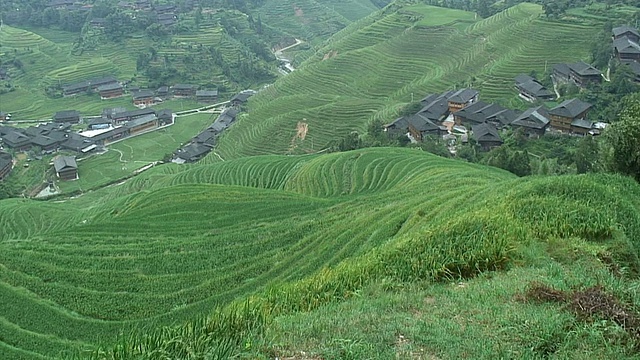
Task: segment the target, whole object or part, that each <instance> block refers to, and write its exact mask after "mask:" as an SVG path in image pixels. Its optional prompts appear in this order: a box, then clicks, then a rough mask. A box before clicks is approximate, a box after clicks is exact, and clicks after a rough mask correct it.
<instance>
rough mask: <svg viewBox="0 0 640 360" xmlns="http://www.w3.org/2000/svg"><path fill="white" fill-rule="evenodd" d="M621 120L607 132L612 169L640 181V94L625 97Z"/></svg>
mask: <svg viewBox="0 0 640 360" xmlns="http://www.w3.org/2000/svg"><path fill="white" fill-rule="evenodd" d="M622 106H623V111H622V113H621V114H620V120H619V121H617V122H615V123H614V124H612V125H611V126H610V128H609V129H607V131H606V132H605V136H606V137H605V139H606V142H607V145H608V149H607V150H606V151H608V152H610V156H609V166H610V168H611V170H613V171H616V172H619V173H621V174H626V175H629V176H632V177H633V178H635V179H636V181H640V95H638V94H633V95H629V96H627V97H625V99H624V102H623V105H622Z"/></svg>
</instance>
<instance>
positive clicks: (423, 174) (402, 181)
mask: <svg viewBox="0 0 640 360" xmlns="http://www.w3.org/2000/svg"><path fill="white" fill-rule="evenodd" d="M445 163H446V164H445ZM443 165H446V166H448V167H449V169H450V170H451V171H449V172H443V171H442V166H443ZM182 169H184V168H182ZM174 170H175V168H173V167H171V166H170V167H168V168H167V169H166V170H164V169H162V168H160V169H157V170H152V171H151V172H149V173H148V174H144V175H141V176H140V177H138V178H135V179H132V180H130V181H128V182H126V183H125V184H122V185H120V186H116V187H110V188H105V189H102V190H100V191H96V192H93V193H88V194H86V195H84V196H81V197H79V198H77V199H73V200H66V201H54V202H46V203H39V202H33V201H25V200H8V201H2V202H0V212H1V213H2V216H1V217H0V219H1V220H0V228H2V229H3V230H2V232H0V250H1V251H0V264H2V266H1V268H0V269H1V270H0V293H2V298H3V304H4V307H3V309H2V314H1V316H2V321H0V334H3V336H2V339H1V345H2V346H3V347H4V348H7V349H8V348H13V350H12V351H9V352H7V354H9V355H8V357H3V358H4V359H14V358H25V357H32V358H38V357H39V356H41V355H56V354H59V353H60V352H64V351H70V350H72V349H75V348H78V347H79V348H90V347H91V346H92V345H93V344H95V343H96V342H97V341H98V340H100V341H103V342H104V341H105V340H110V339H113V338H115V336H116V335H117V334H118V332H119V331H121V330H122V329H130V328H131V327H133V326H137V325H149V326H151V325H158V324H169V323H174V322H176V321H178V322H180V321H184V320H187V319H189V318H191V317H194V316H196V315H198V314H202V313H206V312H207V311H208V310H209V309H211V308H212V307H213V306H214V305H215V304H218V303H225V302H229V301H231V300H233V299H235V298H237V297H239V296H243V295H246V294H248V293H251V292H254V291H256V290H259V289H264V288H265V287H266V286H268V285H269V284H275V283H280V282H283V281H289V280H295V279H300V278H302V277H304V276H307V275H310V274H312V273H314V272H315V271H317V270H319V269H320V268H322V267H324V266H333V265H336V264H338V263H339V262H340V261H342V260H344V259H346V258H348V257H352V256H356V255H358V254H364V253H366V252H367V251H368V250H370V249H372V248H374V247H375V246H378V245H379V244H382V243H384V242H386V241H388V239H390V238H392V237H393V236H394V235H395V233H397V232H398V231H400V230H401V231H406V229H404V228H403V227H402V224H403V223H404V222H405V221H406V220H407V218H408V217H410V216H411V214H412V213H415V211H416V209H418V208H424V209H429V210H428V211H429V213H432V216H431V217H430V218H431V219H433V220H434V221H435V220H436V219H438V218H441V217H443V216H447V215H446V211H445V206H444V203H442V200H443V199H445V198H447V199H449V200H450V201H451V202H447V203H446V204H450V205H452V204H454V202H453V200H452V199H458V198H459V199H462V198H467V197H468V191H469V189H470V187H473V186H480V185H482V186H486V185H487V184H489V183H497V182H500V181H510V180H511V179H512V176H511V175H509V174H507V173H505V172H502V171H499V170H489V171H488V170H487V169H485V168H481V167H474V166H470V165H466V164H464V163H458V162H449V161H446V160H444V159H440V158H437V157H433V156H430V155H428V154H425V153H422V152H418V151H411V150H403V149H377V150H373V151H360V152H356V153H348V154H332V155H327V156H322V157H318V156H302V157H274V156H267V157H262V158H254V159H246V160H245V159H243V160H238V161H233V162H224V163H219V164H214V165H204V166H193V167H191V168H190V169H188V170H186V171H181V172H177V173H175V174H173V173H174ZM458 171H463V172H464V173H465V175H467V176H469V177H470V178H475V179H477V180H474V181H473V183H475V184H469V185H468V187H466V188H464V189H461V188H456V189H453V188H451V189H448V190H444V191H443V193H442V194H439V195H437V196H433V197H431V198H430V199H425V198H424V197H422V196H420V197H414V198H412V197H411V196H409V194H410V190H409V189H417V188H422V187H423V186H431V185H433V184H436V183H447V182H452V181H454V180H455V179H456V178H457V177H459V173H458ZM447 208H448V207H447ZM373 219H375V221H373ZM354 222H357V223H359V224H360V223H361V224H362V227H358V228H356V227H354V226H353V224H354ZM329 239H331V240H329ZM23 240H29V241H23ZM3 354H4V353H3Z"/></svg>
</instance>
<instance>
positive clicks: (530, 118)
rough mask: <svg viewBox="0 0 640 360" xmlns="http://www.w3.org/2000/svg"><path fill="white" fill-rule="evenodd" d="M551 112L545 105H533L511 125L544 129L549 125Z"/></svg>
mask: <svg viewBox="0 0 640 360" xmlns="http://www.w3.org/2000/svg"><path fill="white" fill-rule="evenodd" d="M549 122H550V120H549V113H548V112H547V109H545V107H544V106H537V107H532V108H530V109H527V110H525V111H524V112H523V113H522V114H520V116H518V117H517V118H516V119H515V120H513V122H512V123H511V125H513V126H521V127H526V128H532V129H544V128H545V127H547V125H549Z"/></svg>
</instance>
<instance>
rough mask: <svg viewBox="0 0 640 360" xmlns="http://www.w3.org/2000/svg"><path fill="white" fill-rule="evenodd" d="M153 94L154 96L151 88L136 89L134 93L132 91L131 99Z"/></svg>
mask: <svg viewBox="0 0 640 360" xmlns="http://www.w3.org/2000/svg"><path fill="white" fill-rule="evenodd" d="M154 96H155V94H154V93H153V91H151V90H140V91H136V92H135V93H133V99H134V100H137V99H146V98H152V97H154Z"/></svg>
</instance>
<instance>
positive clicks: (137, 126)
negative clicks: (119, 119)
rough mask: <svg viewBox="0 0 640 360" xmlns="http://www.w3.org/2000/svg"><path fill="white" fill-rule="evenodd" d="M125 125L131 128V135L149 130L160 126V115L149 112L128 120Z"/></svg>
mask: <svg viewBox="0 0 640 360" xmlns="http://www.w3.org/2000/svg"><path fill="white" fill-rule="evenodd" d="M125 127H126V128H127V129H129V136H132V135H136V134H138V133H141V132H144V131H148V130H151V129H154V128H157V127H158V117H157V116H156V115H155V114H149V115H146V116H143V117H140V118H137V119H135V120H131V121H128V122H127V123H126V124H125Z"/></svg>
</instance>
